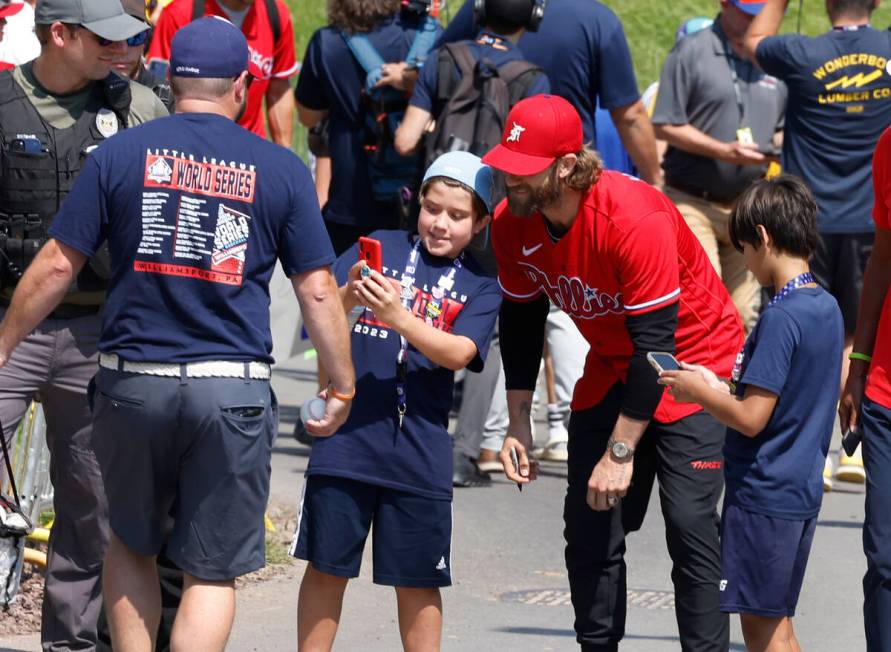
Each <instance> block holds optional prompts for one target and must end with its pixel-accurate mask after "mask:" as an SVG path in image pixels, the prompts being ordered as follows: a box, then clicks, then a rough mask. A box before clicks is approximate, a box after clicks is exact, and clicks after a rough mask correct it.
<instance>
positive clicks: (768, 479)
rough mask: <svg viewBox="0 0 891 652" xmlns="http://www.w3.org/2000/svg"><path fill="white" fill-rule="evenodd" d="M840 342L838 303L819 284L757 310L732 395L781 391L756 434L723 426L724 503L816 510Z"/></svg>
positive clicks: (782, 513) (807, 513) (780, 512)
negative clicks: (758, 314) (748, 390)
mask: <svg viewBox="0 0 891 652" xmlns="http://www.w3.org/2000/svg"><path fill="white" fill-rule="evenodd" d="M843 342H844V332H843V326H842V317H841V311H840V310H839V308H838V304H837V303H836V302H835V299H834V298H833V297H832V295H830V294H829V293H827V292H826V291H825V290H823V289H822V288H818V287H817V288H800V289H798V290H795V291H793V292H792V293H790V294H789V295H788V296H787V297H786V298H785V299H782V300H780V301H779V302H778V303H776V304H775V305H773V306H771V307H769V308H767V309H766V310H765V311H764V313H763V314H762V315H761V319H759V320H758V324H757V325H756V326H755V328H754V329H753V330H752V332H751V333H750V334H749V338H748V339H747V340H746V345H745V347H744V348H743V351H742V352H741V353H740V361H739V363H738V364H737V365H735V367H734V371H733V376H732V379H733V380H734V381H735V382H736V395H737V396H743V395H744V394H745V391H746V387H748V386H749V385H752V386H754V387H760V388H762V389H766V390H767V391H769V392H771V393H772V394H776V395H777V396H778V397H779V399H778V400H777V404H776V407H774V409H773V414H772V415H771V417H770V420H769V421H768V422H767V426H765V428H764V430H763V431H762V432H761V433H759V434H758V436H757V437H754V438H752V437H746V436H745V435H742V434H740V433H738V432H737V431H735V430H733V429H732V428H728V429H727V438H726V441H725V443H724V477H725V493H724V500H725V501H726V502H727V503H729V504H732V505H737V506H739V507H742V508H743V509H746V510H748V511H751V512H756V513H759V514H766V515H767V516H774V517H778V518H787V519H809V518H813V517H814V516H816V515H817V514H818V513H819V511H820V504H821V503H822V501H823V465H824V463H825V461H826V453H827V452H828V451H829V439H830V438H831V436H832V425H833V422H834V421H835V407H836V404H837V402H838V386H837V385H836V383H835V382H834V381H835V379H836V378H838V376H839V373H841V357H842V345H843Z"/></svg>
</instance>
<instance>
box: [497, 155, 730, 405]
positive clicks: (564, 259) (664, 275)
mask: <svg viewBox="0 0 891 652" xmlns="http://www.w3.org/2000/svg"><path fill="white" fill-rule="evenodd" d="M492 244H493V246H494V248H495V254H496V257H497V259H498V280H499V283H500V284H501V288H502V291H503V292H504V295H505V296H506V297H507V298H508V299H511V300H513V301H531V300H532V299H535V298H536V297H538V296H540V295H541V294H542V293H544V294H546V295H547V297H548V298H549V299H550V300H551V302H552V303H553V304H554V305H556V306H557V307H558V308H560V309H561V310H563V311H564V312H566V313H568V314H569V315H570V316H571V317H572V320H573V321H574V322H575V325H576V326H578V328H579V331H580V332H581V334H582V335H583V336H584V338H585V339H586V340H587V341H588V343H589V344H590V345H591V349H590V351H589V353H588V358H587V360H586V361H585V371H584V375H583V376H582V378H581V380H579V382H578V383H577V384H576V386H575V392H574V393H573V397H572V409H573V410H584V409H586V408H589V407H592V406H594V405H596V404H597V403H599V402H600V400H601V399H602V398H603V397H604V396H605V395H606V393H607V392H608V391H609V389H610V387H612V386H613V385H614V384H616V383H617V382H624V381H625V378H626V376H627V373H628V364H629V360H630V359H631V354H632V353H633V350H634V349H633V345H632V342H631V337H630V335H629V334H628V329H627V328H626V326H625V317H626V316H627V315H640V314H644V313H647V312H651V311H653V310H658V309H659V308H664V307H666V306H670V305H672V304H674V303H678V304H679V306H678V326H677V331H676V333H675V341H676V347H677V354H676V355H677V358H678V360H683V361H684V362H689V363H692V364H701V365H704V366H706V367H708V368H709V369H711V370H712V371H714V372H715V373H717V374H718V375H719V376H725V377H726V376H728V375H729V374H730V370H731V368H732V367H733V361H734V359H735V358H736V354H737V352H738V351H739V349H740V347H741V346H742V343H743V331H742V325H741V323H740V320H739V315H738V313H737V312H736V308H734V306H733V302H732V301H731V300H730V295H728V294H727V290H725V289H724V286H723V285H722V284H721V279H720V278H718V276H717V274H716V273H715V270H714V268H713V267H712V265H711V263H710V262H709V260H708V257H707V256H706V255H705V251H703V249H702V245H700V244H699V242H698V241H697V240H696V236H694V235H693V233H692V232H691V231H690V228H689V227H688V226H687V225H686V223H685V222H684V218H683V217H682V216H681V214H680V213H679V212H678V210H677V208H675V206H674V204H672V203H671V202H670V201H669V200H668V198H666V197H665V195H663V194H662V193H661V192H659V191H658V190H656V189H654V188H652V187H651V186H649V185H647V184H646V183H644V182H642V181H638V180H637V179H634V178H632V177H628V176H626V175H624V174H620V173H618V172H609V171H607V172H604V173H603V174H601V176H600V178H599V180H598V181H597V183H595V184H594V187H593V188H592V189H591V190H590V191H589V192H588V193H587V194H586V195H584V196H583V197H582V201H581V204H580V206H579V212H578V214H577V215H576V218H575V221H574V222H573V224H572V226H571V227H570V229H569V231H567V232H566V234H565V235H564V236H563V237H562V238H561V239H560V240H559V241H558V242H557V243H556V244H555V243H554V242H552V241H551V238H550V237H549V235H548V232H547V229H546V226H545V223H544V218H543V217H542V216H541V213H536V214H535V215H532V216H531V217H518V216H516V215H514V214H513V213H511V212H510V209H509V208H508V206H507V200H505V201H503V202H502V203H501V204H500V205H499V206H498V208H497V209H496V210H495V222H494V226H493V229H492ZM700 409H701V408H700V407H699V406H698V405H693V404H689V403H687V404H679V403H676V402H675V401H674V398H673V397H672V396H671V394H669V393H668V392H665V393H664V394H663V397H662V401H661V402H660V403H659V406H658V408H657V409H656V412H655V414H654V417H653V418H654V419H655V420H656V421H659V422H661V423H671V422H673V421H677V420H678V419H682V418H683V417H685V416H689V415H690V414H693V413H694V412H697V411H699V410H700Z"/></svg>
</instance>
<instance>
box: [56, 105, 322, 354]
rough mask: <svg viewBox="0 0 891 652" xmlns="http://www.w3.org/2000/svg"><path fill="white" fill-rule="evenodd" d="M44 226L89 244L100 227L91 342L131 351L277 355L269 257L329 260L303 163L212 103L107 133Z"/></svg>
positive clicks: (301, 268) (300, 264)
mask: <svg viewBox="0 0 891 652" xmlns="http://www.w3.org/2000/svg"><path fill="white" fill-rule="evenodd" d="M50 235H51V236H52V237H54V238H56V239H58V240H59V241H61V242H63V243H65V244H67V245H69V246H70V247H73V248H74V249H77V250H78V251H80V252H81V253H83V254H85V255H87V256H92V255H93V254H94V252H96V251H97V249H99V247H100V246H101V245H102V243H103V242H104V241H105V240H106V239H107V240H108V248H109V251H110V254H111V278H110V283H109V290H108V300H107V302H106V305H105V310H104V313H103V318H102V334H101V336H100V338H99V350H100V351H103V352H105V353H116V354H118V355H120V356H121V357H122V358H124V359H125V360H130V361H151V362H191V361H197V360H265V361H269V362H272V355H271V352H272V336H271V333H270V329H269V303H270V299H269V280H270V278H271V276H272V272H273V269H274V267H275V264H276V261H277V260H280V261H281V263H282V267H283V269H284V272H285V274H287V275H288V276H292V275H295V274H299V273H301V272H305V271H308V270H311V269H315V268H318V267H323V266H328V265H330V264H331V263H332V262H333V261H334V251H333V249H332V248H331V241H330V239H329V238H328V235H327V233H326V231H325V226H324V223H323V222H322V218H321V215H320V213H319V208H318V200H317V199H316V193H315V187H314V185H313V181H312V177H311V176H310V174H309V170H307V169H306V166H305V165H304V164H303V163H302V162H301V161H300V159H299V158H297V156H295V155H294V154H293V153H292V152H290V151H288V150H286V149H285V148H283V147H280V146H278V145H273V144H272V143H269V142H267V141H266V140H264V139H262V138H259V137H258V136H256V135H254V134H252V133H251V132H249V131H247V130H245V129H242V128H241V127H239V126H238V125H236V124H235V123H234V122H232V121H231V120H228V119H226V118H224V117H222V116H218V115H212V114H197V113H184V114H177V115H172V116H169V117H165V118H161V119H158V120H153V121H152V122H150V123H147V124H145V125H140V126H137V127H133V128H132V129H127V130H125V131H123V132H121V133H119V134H118V135H117V136H115V137H114V138H112V139H110V140H108V141H106V142H105V143H103V144H102V145H101V146H100V147H99V148H98V149H96V150H95V151H94V152H93V153H92V154H91V155H90V156H89V158H88V159H87V161H86V163H85V165H84V167H83V170H82V171H81V173H80V176H79V177H78V179H77V182H76V183H75V185H74V188H73V189H72V191H71V193H70V194H69V195H68V198H67V199H66V201H65V202H64V204H63V205H62V208H61V210H60V211H59V213H58V214H57V215H56V218H55V220H54V221H53V224H52V227H51V228H50Z"/></svg>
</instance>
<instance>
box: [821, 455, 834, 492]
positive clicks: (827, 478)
mask: <svg viewBox="0 0 891 652" xmlns="http://www.w3.org/2000/svg"><path fill="white" fill-rule="evenodd" d="M828 491H832V460H830V459H829V456H828V455H827V456H826V463H825V464H824V465H823V492H824V493H826V492H828Z"/></svg>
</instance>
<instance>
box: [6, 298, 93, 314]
mask: <svg viewBox="0 0 891 652" xmlns="http://www.w3.org/2000/svg"><path fill="white" fill-rule="evenodd" d="M0 308H4V309H6V308H9V301H8V300H7V299H3V298H0ZM100 310H102V306H83V305H79V304H76V303H60V304H59V305H58V306H56V309H55V310H53V311H52V312H51V313H50V314H48V315H47V316H46V318H47V319H78V318H80V317H92V316H93V315H98V314H99V311H100Z"/></svg>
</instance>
